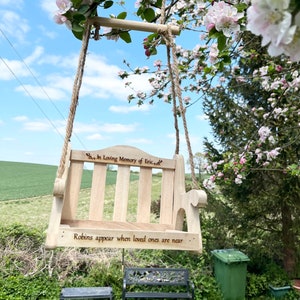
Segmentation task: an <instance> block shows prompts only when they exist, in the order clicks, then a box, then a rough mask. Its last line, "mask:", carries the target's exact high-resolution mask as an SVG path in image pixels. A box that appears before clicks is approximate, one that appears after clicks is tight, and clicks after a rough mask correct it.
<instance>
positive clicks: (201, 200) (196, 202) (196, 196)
mask: <svg viewBox="0 0 300 300" xmlns="http://www.w3.org/2000/svg"><path fill="white" fill-rule="evenodd" d="M186 200H188V203H190V204H191V205H192V206H194V207H197V208H200V207H205V206H206V205H207V194H206V193H205V192H204V191H203V190H190V191H188V192H187V193H186V194H185V197H184V201H186Z"/></svg>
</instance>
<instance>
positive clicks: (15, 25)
mask: <svg viewBox="0 0 300 300" xmlns="http://www.w3.org/2000/svg"><path fill="white" fill-rule="evenodd" d="M0 15H1V21H0V26H1V30H2V31H3V32H4V34H5V35H6V36H13V37H14V40H17V41H19V42H24V41H26V34H27V33H28V31H29V30H30V26H29V25H28V21H27V20H26V19H24V18H21V17H20V15H18V14H17V13H15V12H13V11H10V10H0Z"/></svg>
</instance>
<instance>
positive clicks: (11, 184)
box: [0, 161, 138, 228]
mask: <svg viewBox="0 0 300 300" xmlns="http://www.w3.org/2000/svg"><path fill="white" fill-rule="evenodd" d="M56 171H57V167H56V166H50V165H41V164H31V163H19V162H6V161H0V212H1V214H0V223H1V224H6V225H9V224H14V223H19V224H25V225H29V226H33V227H42V228H46V225H47V224H48V220H49V216H50V211H51V206H52V190H53V183H54V180H55V177H56ZM137 178H138V175H137V174H134V173H133V174H132V175H131V180H133V181H135V180H136V179H137ZM91 180H92V171H91V170H84V172H83V177H82V185H81V187H82V191H81V196H80V197H81V198H82V199H83V200H82V203H81V204H80V214H86V213H87V211H88V202H87V201H85V199H88V197H89V193H90V189H89V188H90V186H91ZM115 181H116V172H115V171H108V172H107V178H106V184H107V185H109V186H111V187H110V188H109V189H108V191H107V198H108V199H113V187H114V183H115ZM132 190H133V192H136V191H134V190H137V187H135V184H133V189H132ZM107 213H108V214H111V212H110V211H109V212H107Z"/></svg>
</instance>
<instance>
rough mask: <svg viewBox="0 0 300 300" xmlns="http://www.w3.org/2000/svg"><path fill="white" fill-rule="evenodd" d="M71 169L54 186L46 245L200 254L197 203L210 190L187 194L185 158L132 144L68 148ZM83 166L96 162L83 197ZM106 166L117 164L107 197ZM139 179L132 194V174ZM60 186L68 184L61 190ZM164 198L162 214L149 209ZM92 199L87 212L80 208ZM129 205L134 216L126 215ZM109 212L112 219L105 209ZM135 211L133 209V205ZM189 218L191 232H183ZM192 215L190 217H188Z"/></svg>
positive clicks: (203, 198) (203, 204) (204, 201)
mask: <svg viewBox="0 0 300 300" xmlns="http://www.w3.org/2000/svg"><path fill="white" fill-rule="evenodd" d="M68 160H69V167H68V169H67V171H66V174H65V175H64V177H63V179H64V182H63V183H62V182H61V181H62V180H63V179H60V181H59V189H58V188H57V186H58V184H57V183H56V185H55V190H54V200H53V207H52V212H51V216H50V222H49V228H48V231H47V240H46V247H47V248H55V247H57V246H78V247H113V248H144V249H178V250H192V251H197V252H201V250H202V241H201V229H200V221H199V207H200V206H205V204H206V194H205V193H204V192H203V191H198V190H193V191H190V192H188V193H186V192H185V174H184V161H183V157H182V156H180V155H175V156H174V158H173V159H165V158H159V157H155V156H152V155H150V154H148V153H146V152H144V151H142V150H140V149H137V148H134V147H130V146H114V147H109V148H105V149H102V150H97V151H81V150H72V151H69V158H68ZM85 164H89V165H92V166H93V168H92V170H91V172H92V183H91V190H90V195H89V196H88V199H86V197H85V198H84V199H83V200H82V199H81V196H80V195H81V182H82V176H83V172H84V167H85ZM108 166H110V167H111V166H114V167H115V168H116V171H115V172H116V173H117V174H116V183H115V188H114V195H112V196H111V197H110V198H113V200H110V201H109V199H107V196H106V189H107V185H106V177H107V169H108ZM154 170H155V171H156V173H157V172H159V174H161V175H160V176H161V187H160V199H153V195H152V190H153V186H152V185H153V178H154V176H158V175H157V174H156V175H155V174H154ZM133 172H134V174H135V176H137V177H138V181H137V182H136V183H135V184H137V185H138V192H137V195H135V196H133V198H132V197H131V196H130V195H131V192H130V191H131V190H130V188H131V185H132V184H131V181H130V176H131V175H132V174H133ZM62 186H64V189H63V192H62ZM158 200H159V201H160V209H159V214H158V215H157V216H156V217H155V216H154V213H153V212H152V211H151V204H152V203H153V201H157V202H158ZM82 201H85V202H88V203H87V204H86V206H87V207H88V210H89V212H88V215H87V216H86V217H82V216H81V217H78V216H79V215H82V214H81V212H80V211H79V207H81V206H82V205H83V204H84V203H83V204H82ZM129 205H130V206H131V207H132V206H135V207H136V208H135V209H133V210H134V211H136V215H135V216H131V215H128V210H129V209H128V207H129ZM108 210H110V211H111V214H110V215H111V216H110V218H108V216H107V213H106V212H107V211H108ZM131 210H132V209H131ZM185 216H186V220H187V225H188V231H187V232H185V231H182V227H183V222H184V217H185ZM190 218H192V219H190Z"/></svg>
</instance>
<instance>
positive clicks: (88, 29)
mask: <svg viewBox="0 0 300 300" xmlns="http://www.w3.org/2000/svg"><path fill="white" fill-rule="evenodd" d="M90 32H91V25H89V24H87V25H86V28H85V31H84V34H83V38H82V45H81V50H80V55H79V60H78V67H77V72H76V76H75V79H74V84H73V91H72V100H71V104H70V110H69V116H68V120H67V126H66V134H65V139H64V144H63V149H62V154H61V159H60V163H59V166H58V170H57V178H62V176H63V173H64V171H65V168H66V158H67V154H68V148H69V142H70V140H71V136H72V132H73V126H74V119H75V114H76V109H77V106H78V99H79V92H80V87H81V84H82V77H83V72H84V66H85V61H86V54H87V50H88V45H89V39H90Z"/></svg>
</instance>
